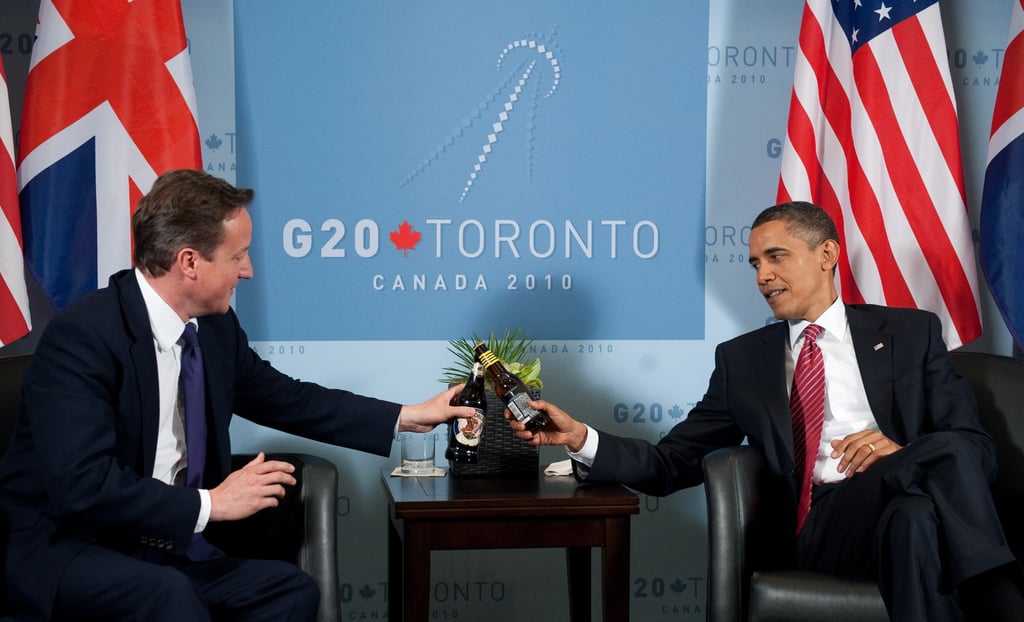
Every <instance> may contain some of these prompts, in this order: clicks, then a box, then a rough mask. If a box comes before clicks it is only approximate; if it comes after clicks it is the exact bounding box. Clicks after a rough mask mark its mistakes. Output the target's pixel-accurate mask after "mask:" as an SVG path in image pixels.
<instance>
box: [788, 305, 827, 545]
mask: <svg viewBox="0 0 1024 622" xmlns="http://www.w3.org/2000/svg"><path fill="white" fill-rule="evenodd" d="M823 330H824V329H823V328H822V327H820V326H818V325H817V324H810V325H809V326H807V328H805V329H804V345H803V347H802V348H801V349H800V356H799V358H797V360H796V368H795V369H794V371H793V389H792V391H791V392H790V396H789V411H790V413H791V414H792V415H793V451H794V453H795V458H796V468H797V475H798V477H799V481H800V498H799V501H798V505H797V511H796V532H797V533H800V530H801V529H803V527H804V523H805V522H806V521H807V515H808V514H809V513H810V511H811V478H812V476H813V475H814V463H815V461H816V460H817V459H818V444H819V443H820V442H821V426H822V424H823V423H824V422H825V364H824V362H823V361H822V358H821V349H820V348H819V347H818V344H817V343H815V340H816V339H817V338H818V336H819V335H820V334H821V333H822V331H823Z"/></svg>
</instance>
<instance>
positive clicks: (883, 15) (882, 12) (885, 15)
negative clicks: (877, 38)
mask: <svg viewBox="0 0 1024 622" xmlns="http://www.w3.org/2000/svg"><path fill="white" fill-rule="evenodd" d="M891 10H892V7H891V6H885V3H884V2H883V3H882V7H881V8H880V9H878V10H877V11H875V13H878V21H882V20H883V19H892V18H891V17H889V11H891Z"/></svg>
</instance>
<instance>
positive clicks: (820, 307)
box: [749, 220, 839, 322]
mask: <svg viewBox="0 0 1024 622" xmlns="http://www.w3.org/2000/svg"><path fill="white" fill-rule="evenodd" d="M749 247H750V248H749V250H750V265H751V266H753V268H754V269H755V270H756V271H757V287H758V290H760V292H761V295H762V296H764V297H765V301H767V302H768V306H769V307H771V309H772V314H773V315H774V316H775V319H778V320H808V321H811V322H813V321H814V320H816V319H818V316H819V315H821V314H822V312H824V311H825V309H827V308H828V307H829V305H831V304H832V303H833V302H834V301H835V299H836V292H835V285H834V283H833V280H832V268H833V266H835V264H836V261H837V260H838V257H839V255H838V253H839V246H838V244H837V243H836V242H834V241H832V240H826V241H825V242H822V243H821V244H819V245H818V246H816V247H814V248H811V247H809V246H808V245H807V243H806V242H804V241H803V240H802V239H800V238H798V237H796V236H794V235H791V234H790V233H789V231H788V230H787V228H786V223H784V222H783V221H781V220H773V221H770V222H767V223H764V224H763V225H760V226H758V227H756V228H755V229H753V230H752V231H751V232H750V243H749Z"/></svg>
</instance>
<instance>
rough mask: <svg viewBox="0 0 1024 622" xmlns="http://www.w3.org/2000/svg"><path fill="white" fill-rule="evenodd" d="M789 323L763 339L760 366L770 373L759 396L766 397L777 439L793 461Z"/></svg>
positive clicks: (762, 377)
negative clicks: (787, 364) (788, 369)
mask: <svg viewBox="0 0 1024 622" xmlns="http://www.w3.org/2000/svg"><path fill="white" fill-rule="evenodd" d="M787 339H789V330H788V324H787V323H786V322H779V323H777V324H773V325H772V326H770V327H769V329H768V330H765V331H764V333H763V337H762V340H761V351H760V353H759V357H758V359H757V360H758V361H759V363H758V364H759V365H764V369H765V370H766V373H762V374H758V375H757V377H758V378H759V379H760V384H761V386H760V388H759V394H760V395H762V396H763V399H764V407H765V410H766V411H767V413H768V419H769V420H770V421H771V424H772V426H773V427H774V428H775V437H776V438H779V439H781V440H782V444H783V445H784V446H785V448H786V452H787V453H788V454H789V456H790V459H792V458H793V456H794V452H793V420H792V417H791V415H790V413H789V387H788V386H786V384H787V383H786V356H787V354H788V352H789V349H788V348H787V347H786V340H787Z"/></svg>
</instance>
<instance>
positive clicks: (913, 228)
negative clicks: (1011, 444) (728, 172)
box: [779, 0, 981, 347]
mask: <svg viewBox="0 0 1024 622" xmlns="http://www.w3.org/2000/svg"><path fill="white" fill-rule="evenodd" d="M891 11H892V14H891V15H890V14H889V13H885V12H884V11H883V12H879V11H869V10H867V9H866V8H864V7H863V6H855V5H854V3H852V2H845V1H842V2H838V3H837V2H833V1H830V0H807V2H806V3H805V5H804V12H803V16H802V21H801V27H800V37H799V53H798V54H797V62H796V71H795V75H794V85H793V97H792V99H791V104H790V120H789V124H788V127H787V137H786V145H785V148H784V150H783V158H782V170H781V174H780V181H779V199H780V200H792V199H803V200H809V201H812V202H814V203H816V204H818V205H821V207H822V208H824V209H825V210H826V211H828V212H829V214H830V215H831V216H832V217H833V219H835V220H836V224H837V227H839V230H840V236H841V237H842V238H843V240H842V242H843V245H844V248H845V253H846V255H848V256H849V261H848V262H847V263H840V265H839V273H840V278H839V281H840V286H841V290H842V296H843V299H844V300H846V301H847V302H860V301H866V302H874V303H879V304H887V305H891V306H905V307H919V308H926V309H929V310H931V311H934V312H935V313H937V314H938V315H939V316H940V318H941V319H942V322H943V335H944V337H945V339H946V343H947V345H948V346H949V347H957V346H959V345H961V344H963V343H966V342H967V341H969V340H971V339H974V338H975V337H977V336H978V335H980V333H981V322H980V313H979V305H978V295H977V283H976V275H975V266H974V253H973V245H972V244H971V239H970V224H969V222H968V218H967V210H966V201H965V200H964V197H965V192H964V183H963V174H962V168H961V164H960V150H959V136H958V134H957V116H956V104H955V100H954V99H953V95H952V93H953V91H952V81H951V79H950V77H949V69H948V65H947V63H946V60H945V47H944V46H945V44H944V38H943V36H942V24H941V16H940V14H939V7H938V4H937V3H936V2H934V1H933V2H928V1H927V0H923V1H922V2H919V3H914V4H909V3H904V4H898V5H896V8H893V9H891ZM922 120H924V121H925V122H924V123H922Z"/></svg>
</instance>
